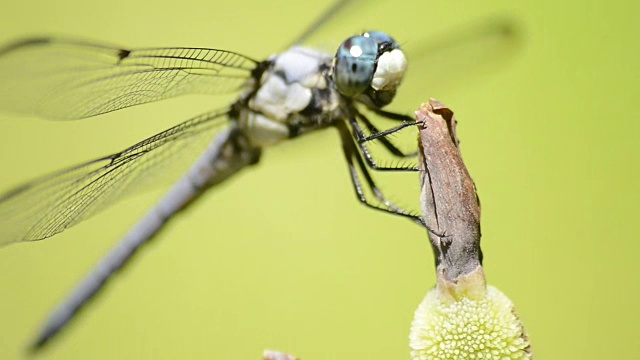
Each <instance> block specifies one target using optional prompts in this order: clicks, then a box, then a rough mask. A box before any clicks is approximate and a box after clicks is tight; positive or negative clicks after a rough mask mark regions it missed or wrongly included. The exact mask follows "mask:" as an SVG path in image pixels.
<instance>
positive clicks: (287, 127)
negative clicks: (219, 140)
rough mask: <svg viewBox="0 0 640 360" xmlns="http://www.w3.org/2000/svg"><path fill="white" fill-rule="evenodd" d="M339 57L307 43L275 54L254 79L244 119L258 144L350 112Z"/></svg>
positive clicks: (264, 143)
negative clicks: (337, 77)
mask: <svg viewBox="0 0 640 360" xmlns="http://www.w3.org/2000/svg"><path fill="white" fill-rule="evenodd" d="M332 61H333V58H332V57H331V56H330V55H328V54H325V53H321V52H318V51H314V50H311V49H308V48H303V47H293V48H291V49H290V50H288V51H286V52H284V53H281V54H278V55H274V56H272V57H271V58H269V59H268V60H267V61H266V62H265V63H264V64H265V65H266V66H265V70H264V71H263V72H262V73H260V74H258V76H259V78H256V79H252V81H253V86H250V88H249V89H248V91H247V93H246V94H245V98H247V99H248V101H246V104H247V106H246V108H244V109H241V110H240V114H239V120H240V124H241V126H242V127H243V129H244V130H245V131H246V133H247V134H248V136H249V137H250V141H251V142H252V143H253V144H254V145H255V146H267V145H272V144H274V143H277V142H280V141H281V140H285V139H287V138H290V137H294V136H297V135H299V134H301V133H304V132H308V131H311V130H315V129H319V128H323V127H327V126H329V125H330V124H331V123H332V122H333V121H335V119H337V118H341V117H343V116H344V113H343V112H344V109H345V107H344V106H342V105H344V99H343V98H342V97H341V96H340V93H339V92H338V91H337V89H336V87H335V86H334V85H333V82H332V79H331V76H330V69H331V64H332Z"/></svg>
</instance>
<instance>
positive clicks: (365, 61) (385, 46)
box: [333, 31, 407, 108]
mask: <svg viewBox="0 0 640 360" xmlns="http://www.w3.org/2000/svg"><path fill="white" fill-rule="evenodd" d="M406 69H407V59H406V58H405V57H404V53H403V52H402V50H401V49H400V45H398V43H397V42H396V41H395V40H393V39H392V38H391V37H390V36H389V35H387V34H385V33H383V32H379V31H367V32H365V33H363V34H362V35H357V36H352V37H350V38H348V39H347V40H345V41H344V42H343V43H342V44H341V45H340V47H339V48H338V51H337V52H336V57H335V60H334V70H333V80H334V81H335V83H336V86H337V88H338V91H340V93H341V94H342V95H344V96H346V97H349V98H355V99H358V100H360V101H362V102H364V103H365V104H367V105H369V106H373V107H376V108H381V107H383V106H385V105H387V104H389V103H390V102H391V101H392V100H393V97H394V96H395V94H396V90H397V88H398V86H399V85H400V82H402V78H403V76H404V73H405V71H406Z"/></svg>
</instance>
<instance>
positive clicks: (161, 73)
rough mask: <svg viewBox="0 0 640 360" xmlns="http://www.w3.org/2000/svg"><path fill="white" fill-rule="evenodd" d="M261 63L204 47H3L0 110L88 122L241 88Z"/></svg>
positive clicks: (42, 43) (59, 42) (45, 42)
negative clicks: (158, 103)
mask: <svg viewBox="0 0 640 360" xmlns="http://www.w3.org/2000/svg"><path fill="white" fill-rule="evenodd" d="M256 65H257V62H256V61H255V60H253V59H250V58H248V57H246V56H243V55H240V54H236V53H233V52H229V51H223V50H215V49H204V48H158V49H137V50H126V49H119V48H116V47H109V46H103V45H97V44H92V43H87V42H82V41H77V40H71V39H55V38H42V39H31V40H27V41H22V42H19V43H16V44H13V45H10V46H8V47H6V48H4V49H0V107H2V108H4V109H7V110H11V111H15V112H18V113H23V114H29V115H37V116H41V117H44V118H49V119H81V118H86V117H90V116H95V115H99V114H104V113H107V112H110V111H115V110H118V109H122V108H126V107H129V106H134V105H139V104H144V103H149V102H152V101H157V100H161V99H166V98H170V97H175V96H179V95H185V94H220V93H225V92H230V91H234V90H238V89H240V87H241V86H242V84H243V83H244V82H245V81H246V79H247V78H248V77H249V76H250V73H251V71H252V70H253V69H254V68H255V67H256Z"/></svg>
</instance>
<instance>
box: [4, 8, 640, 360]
mask: <svg viewBox="0 0 640 360" xmlns="http://www.w3.org/2000/svg"><path fill="white" fill-rule="evenodd" d="M328 5H329V2H326V1H317V2H313V3H310V2H301V1H275V2H263V1H248V2H244V1H233V2H227V1H224V2H223V1H194V2H185V1H121V0H113V1H108V2H100V3H99V4H97V3H94V2H88V1H73V0H59V1H55V2H45V1H22V2H11V3H8V2H4V3H3V4H2V5H1V6H0V8H1V10H2V11H0V40H1V42H3V43H4V42H7V41H10V40H13V39H15V38H18V37H25V36H29V35H42V34H67V35H68V34H71V35H76V36H83V37H87V38H89V39H95V40H103V41H107V42H110V43H116V44H122V45H124V46H130V47H140V46H198V47H217V48H222V49H231V50H235V51H238V52H242V53H246V54H248V55H251V56H253V57H256V58H262V57H266V56H268V55H270V54H271V53H273V52H275V51H279V50H281V49H282V48H283V47H284V46H286V44H289V43H290V42H291V41H292V40H293V39H294V38H295V34H298V33H300V32H301V31H302V30H303V29H305V27H306V26H307V25H308V24H309V23H310V22H311V21H312V20H313V19H314V18H315V17H316V16H317V15H318V14H319V13H320V12H322V11H323V10H324V9H326V8H327V7H328ZM639 10H640V5H638V3H633V2H619V3H618V4H616V2H609V3H606V4H605V3H602V2H599V1H568V2H556V1H549V0H547V1H536V2H533V1H530V2H513V1H507V0H504V1H498V0H496V1H483V2H479V1H437V0H430V1H423V0H420V1H393V2H384V1H374V2H365V1H363V2H362V4H359V5H358V6H356V7H353V8H350V9H348V11H346V12H345V13H343V14H342V15H341V16H340V17H338V18H337V19H336V22H335V24H332V25H331V26H330V27H329V28H328V29H325V30H326V31H324V36H326V39H332V40H333V42H329V43H328V45H329V46H330V48H335V47H336V46H337V45H338V43H339V42H340V41H341V40H342V38H344V37H346V36H347V35H351V34H352V33H354V32H358V31H361V30H363V29H369V28H375V29H381V30H385V31H387V32H389V33H390V34H392V35H393V36H394V37H395V38H396V39H397V40H399V41H400V42H401V43H402V44H403V46H404V48H405V49H406V50H407V51H408V52H409V54H410V55H409V56H410V59H409V60H410V61H412V62H411V63H410V66H411V68H410V73H409V75H408V79H407V82H406V85H405V86H404V87H403V89H402V90H401V92H400V94H399V95H398V98H397V101H396V102H395V103H394V104H393V106H392V109H394V110H397V111H403V112H407V113H409V112H411V111H413V110H414V109H416V108H417V107H418V105H419V104H420V102H422V101H426V100H428V98H429V97H435V98H437V99H438V100H441V101H442V102H444V103H445V104H447V105H449V106H450V107H451V108H452V109H454V110H455V111H456V114H457V118H458V121H459V126H458V131H459V136H460V138H461V139H462V151H463V154H464V157H465V161H466V163H467V165H468V167H469V168H470V171H471V174H472V176H473V177H474V179H475V181H476V184H477V186H478V189H479V193H480V198H481V201H482V205H483V222H482V225H483V228H482V229H483V235H484V236H483V250H484V253H485V265H486V272H487V276H488V281H489V283H491V284H493V285H495V286H497V287H498V288H499V289H501V290H502V291H503V292H505V293H506V294H507V295H508V296H509V297H510V298H511V299H512V300H513V301H514V302H515V304H516V306H517V309H518V311H519V313H520V315H521V318H522V319H523V321H524V323H525V325H526V327H527V329H528V331H529V334H530V337H531V340H532V343H533V346H534V351H535V353H536V355H537V357H538V358H540V359H631V358H636V359H637V358H638V352H637V346H636V342H637V335H638V331H637V328H638V326H637V325H638V322H639V321H640V316H639V311H638V310H637V307H638V305H637V302H638V300H637V297H638V295H639V294H638V283H639V280H640V279H639V277H638V275H637V272H636V271H635V268H634V267H633V263H634V259H636V257H637V253H638V250H640V245H639V244H640V243H639V242H638V238H639V235H640V231H639V230H638V226H637V224H636V221H637V220H638V216H637V213H638V210H637V204H638V202H639V201H640V195H639V194H640V185H638V180H637V178H636V177H637V175H638V165H639V156H640V150H639V147H638V145H636V144H637V141H638V136H640V125H639V122H638V121H637V119H636V117H637V115H636V114H637V106H636V104H637V103H638V100H637V97H638V95H640V91H639V90H640V86H639V85H638V83H639V80H640V78H639V76H638V74H639V71H638V57H639V56H640V51H639V50H638V45H637V36H638V34H640V26H639V25H638V21H637V19H636V16H637V14H638V13H639V12H640V11H639ZM494 15H495V16H502V18H505V17H506V18H507V19H509V21H511V22H513V23H515V24H516V25H517V26H518V28H519V29H520V32H519V36H517V37H516V38H514V39H511V40H509V41H503V43H500V42H499V44H498V45H497V46H495V47H491V46H490V45H487V46H488V47H484V46H483V45H481V46H478V44H477V43H476V44H475V45H474V44H469V46H465V41H461V42H459V44H460V46H458V45H457V44H458V42H457V40H455V39H456V38H457V36H451V34H452V33H453V34H455V33H456V32H458V33H460V31H462V34H464V33H480V32H481V31H480V30H478V31H477V32H476V31H475V30H473V29H474V27H473V26H478V29H480V28H482V27H483V26H484V25H482V24H488V23H491V21H492V20H486V19H488V18H491V16H494ZM487 21H488V22H487ZM274 24H276V25H275V26H274ZM473 24H476V25H473ZM469 26H471V28H469ZM465 29H466V30H465ZM469 29H471V30H469ZM443 40H444V43H443V42H442V41H443ZM512 40H513V41H512ZM438 43H440V45H438ZM449 43H450V44H451V45H452V47H451V48H446V49H445V50H443V51H436V52H435V53H433V54H430V53H428V51H429V49H431V48H439V49H443V46H444V45H443V44H449ZM471 43H474V41H471ZM434 44H435V45H434ZM494 45H495V44H494ZM487 50H488V51H487ZM230 99H232V97H218V98H216V97H213V98H211V97H193V98H181V99H176V100H168V101H163V102H161V103H156V104H152V105H147V106H142V107H137V108H132V109H128V110H125V111H121V112H117V113H112V114H108V115H104V116H101V117H98V118H95V119H92V120H88V121H81V122H76V123H72V122H67V123H60V122H58V123H55V122H46V121H42V120H38V119H31V118H18V117H16V116H10V115H6V114H2V115H0V154H2V155H1V160H2V171H1V173H0V189H8V188H9V187H11V186H14V185H17V184H18V183H20V182H22V181H25V180H27V179H30V178H32V177H34V176H37V175H41V174H44V173H47V172H49V171H53V170H55V169H59V168H61V167H64V166H68V165H72V164H75V163H77V162H80V161H84V160H89V159H91V158H94V157H97V156H101V155H104V154H107V153H111V152H113V151H117V150H120V149H122V148H124V147H125V146H128V145H130V144H133V143H135V142H136V141H139V140H141V139H143V138H145V137H147V136H150V135H152V134H155V133H157V132H159V131H161V130H163V129H165V128H167V127H169V126H171V125H173V124H176V123H178V122H180V121H182V120H184V119H187V118H189V117H191V116H193V115H196V114H199V113H200V112H203V111H205V110H207V109H211V108H217V107H220V106H222V105H223V104H225V103H227V102H228V101H230ZM345 170H346V167H345V164H344V162H343V159H342V155H341V152H340V148H339V139H338V137H337V136H336V134H335V132H334V131H333V130H329V131H324V132H321V133H318V134H314V135H312V136H308V137H306V138H302V139H300V140H298V141H295V142H292V143H289V144H284V145H282V146H279V147H276V148H273V149H268V150H267V151H265V153H264V156H263V158H262V162H261V164H260V165H259V166H258V167H255V168H253V169H250V170H246V171H245V172H244V173H242V174H240V175H239V176H237V177H236V178H234V179H233V181H230V182H229V183H227V184H224V185H223V186H221V187H220V188H218V189H216V190H215V191H212V192H210V193H209V194H208V195H207V196H205V197H204V198H203V199H202V201H200V202H198V203H197V204H196V205H195V206H193V207H192V208H191V209H190V210H189V211H187V212H186V213H185V214H184V216H181V217H180V218H179V219H178V220H177V221H175V222H173V223H172V225H171V226H170V228H169V229H168V230H167V231H165V232H164V233H163V235H162V236H161V238H159V239H157V241H155V242H154V243H153V244H152V245H150V246H148V247H146V248H145V250H144V251H143V252H142V253H141V254H140V255H139V256H138V257H137V259H136V261H135V263H134V264H133V265H132V266H129V267H128V268H127V269H126V271H125V272H124V273H123V274H121V276H119V277H118V278H117V280H116V281H114V282H112V283H111V285H110V286H109V288H108V291H106V292H105V293H103V294H102V296H100V298H99V299H98V300H97V301H94V302H93V303H92V304H91V306H90V308H89V309H88V311H85V312H84V313H83V316H82V317H81V318H80V319H79V321H76V322H74V323H73V324H72V326H71V327H70V328H69V329H68V331H66V332H65V333H64V334H63V336H61V337H60V338H58V339H57V341H56V342H55V343H53V344H51V346H50V347H49V348H47V349H46V351H44V352H43V353H42V354H41V355H40V356H39V357H41V358H43V359H89V358H91V359H128V358H137V359H143V358H148V359H176V358H185V359H198V358H226V359H235V358H238V359H258V358H260V356H261V352H262V350H263V349H265V348H274V349H279V350H284V351H288V352H291V353H294V354H296V355H298V356H300V357H302V358H304V359H309V360H319V359H354V358H355V359H407V358H409V356H408V339H407V335H408V331H409V325H410V321H411V319H412V317H413V311H414V309H415V308H416V307H417V305H418V303H419V302H420V301H421V299H422V297H423V296H424V294H425V293H426V292H427V290H428V289H429V288H430V287H432V286H433V284H434V281H435V277H434V269H433V257H432V255H431V250H430V247H429V245H428V241H427V237H426V233H425V231H424V230H422V229H420V228H418V227H417V226H414V225H412V224H410V223H409V222H408V221H406V220H404V219H400V218H395V217H392V216H387V215H384V214H380V213H375V212H372V211H370V210H368V209H366V208H364V207H363V206H361V205H360V204H359V203H358V202H357V201H356V200H355V197H354V195H353V193H352V189H351V184H350V182H349V179H348V176H347V172H346V171H345ZM397 178H398V179H402V180H398V181H403V184H404V183H406V184H408V185H406V186H405V185H403V186H400V187H398V189H396V191H398V192H402V191H404V190H407V191H409V189H408V188H412V189H413V186H415V187H417V186H418V182H417V178H416V176H415V174H401V175H398V177H397ZM407 179H408V180H407ZM161 194H162V192H154V193H151V194H149V195H144V196H141V197H137V198H134V199H132V200H130V201H126V202H124V203H122V204H120V205H118V206H115V207H113V208H111V209H110V210H108V211H106V212H104V213H103V214H101V215H99V216H97V217H96V218H94V219H92V220H90V221H87V222H85V223H83V224H81V225H79V226H77V227H75V228H73V229H71V230H69V231H67V232H65V233H64V234H61V235H59V236H56V237H55V238H54V239H51V240H48V241H44V242H40V243H33V244H19V245H13V246H10V247H7V248H3V249H1V250H0V358H1V359H18V358H21V357H24V355H25V353H24V348H25V346H26V345H27V343H28V342H29V341H30V337H31V336H32V335H33V334H34V332H35V330H36V329H37V327H38V326H39V324H41V322H42V321H43V320H44V318H45V316H46V315H47V314H48V312H49V310H51V309H52V307H53V306H54V305H55V304H56V303H57V302H58V301H59V300H61V299H62V298H63V297H64V296H65V295H66V294H67V292H68V291H69V290H70V289H71V287H72V286H73V285H74V284H75V283H76V282H77V281H79V280H80V278H81V277H82V276H83V275H84V274H85V273H86V272H87V271H88V269H89V268H91V267H92V265H93V264H94V263H95V262H96V261H97V260H98V259H99V258H100V257H101V256H102V255H103V254H104V253H105V252H106V251H107V249H108V248H109V247H110V246H111V245H112V244H114V243H115V242H116V241H117V240H118V238H119V237H120V236H121V235H122V234H123V233H124V232H125V231H126V229H127V228H128V227H129V226H131V225H132V224H133V223H134V222H135V220H136V219H137V218H139V217H140V216H141V215H142V214H143V213H144V212H145V210H146V209H148V208H149V206H150V205H151V204H152V203H153V202H154V201H155V199H156V198H157V197H158V196H159V195H161ZM635 263H636V264H637V261H636V262H635Z"/></svg>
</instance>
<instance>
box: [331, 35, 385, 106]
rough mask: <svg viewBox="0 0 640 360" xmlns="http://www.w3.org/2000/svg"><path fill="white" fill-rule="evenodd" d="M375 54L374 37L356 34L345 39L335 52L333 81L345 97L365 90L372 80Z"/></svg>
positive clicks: (376, 51) (376, 48)
mask: <svg viewBox="0 0 640 360" xmlns="http://www.w3.org/2000/svg"><path fill="white" fill-rule="evenodd" d="M377 56H378V43H377V42H376V40H375V39H372V38H369V37H365V36H361V35H358V36H352V37H350V38H348V39H347V40H345V41H344V42H343V43H342V44H341V45H340V47H339V48H338V52H337V53H336V63H335V69H334V81H335V82H336V86H337V87H338V91H340V93H341V94H343V95H344V96H347V97H354V96H357V95H360V94H362V93H363V92H365V91H366V90H367V89H368V88H369V86H370V85H371V80H373V74H374V72H375V70H376V58H377Z"/></svg>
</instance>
